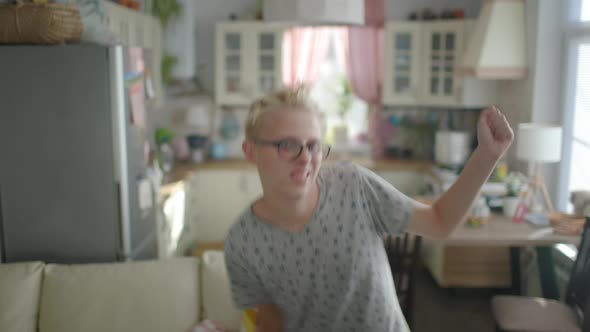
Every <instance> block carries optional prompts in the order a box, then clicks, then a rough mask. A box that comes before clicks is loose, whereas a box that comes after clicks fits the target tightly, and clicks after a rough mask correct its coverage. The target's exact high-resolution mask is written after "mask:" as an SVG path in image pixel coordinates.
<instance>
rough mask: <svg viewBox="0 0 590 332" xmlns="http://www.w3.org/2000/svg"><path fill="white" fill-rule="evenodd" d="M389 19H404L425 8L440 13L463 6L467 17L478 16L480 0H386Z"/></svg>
mask: <svg viewBox="0 0 590 332" xmlns="http://www.w3.org/2000/svg"><path fill="white" fill-rule="evenodd" d="M386 1H387V2H386V5H387V8H386V10H387V19H388V20H393V21H403V20H407V19H408V15H409V14H410V13H411V12H413V11H420V12H421V11H422V9H424V8H430V9H432V10H433V11H434V12H435V13H436V14H440V13H441V12H442V11H443V10H444V9H454V8H461V9H463V10H464V11H465V17H468V18H476V17H477V15H478V14H479V8H480V4H481V1H480V0H386Z"/></svg>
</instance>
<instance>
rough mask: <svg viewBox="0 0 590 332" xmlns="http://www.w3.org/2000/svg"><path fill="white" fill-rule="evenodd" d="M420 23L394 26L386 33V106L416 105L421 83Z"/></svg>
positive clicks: (390, 26)
mask: <svg viewBox="0 0 590 332" xmlns="http://www.w3.org/2000/svg"><path fill="white" fill-rule="evenodd" d="M420 31H421V28H420V25H419V23H408V22H403V23H390V24H389V25H388V26H387V30H386V37H385V38H386V41H385V44H386V45H385V47H386V54H385V62H386V63H385V72H386V77H385V82H384V89H385V91H384V102H386V103H388V104H412V103H415V102H416V101H417V98H418V90H417V88H418V85H419V80H420V71H419V69H420V68H419V63H420Z"/></svg>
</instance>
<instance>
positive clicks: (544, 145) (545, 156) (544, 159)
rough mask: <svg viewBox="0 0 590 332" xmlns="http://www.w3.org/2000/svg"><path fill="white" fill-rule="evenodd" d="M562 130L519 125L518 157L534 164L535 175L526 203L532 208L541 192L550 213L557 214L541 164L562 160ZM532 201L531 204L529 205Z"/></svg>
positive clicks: (538, 125)
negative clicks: (542, 173)
mask: <svg viewBox="0 0 590 332" xmlns="http://www.w3.org/2000/svg"><path fill="white" fill-rule="evenodd" d="M561 136H562V129H561V127H558V126H552V125H544V124H538V123H521V124H519V125H518V133H517V137H516V140H517V145H516V156H517V158H518V159H520V160H524V161H529V162H531V161H532V162H534V164H535V165H534V174H533V176H532V179H531V180H530V182H529V186H528V190H527V192H526V193H524V203H525V204H526V205H527V206H528V207H529V209H530V208H531V206H532V204H533V203H534V202H535V199H536V197H537V193H538V192H539V191H541V193H542V194H543V198H544V201H545V205H546V207H547V209H548V210H549V212H550V213H553V212H555V210H554V208H553V204H551V199H550V198H549V193H548V192H547V186H546V185H545V181H544V180H543V176H542V175H541V163H553V162H558V161H560V160H561ZM529 200H530V203H528V202H529Z"/></svg>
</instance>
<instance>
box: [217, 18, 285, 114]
mask: <svg viewBox="0 0 590 332" xmlns="http://www.w3.org/2000/svg"><path fill="white" fill-rule="evenodd" d="M284 30H285V29H284V27H282V26H280V25H273V24H268V23H258V22H237V23H232V22H227V23H219V24H217V27H216V41H215V47H216V55H217V56H216V63H215V97H216V103H217V104H218V105H231V106H245V105H249V104H250V103H251V102H252V100H253V99H254V98H256V97H259V96H262V95H264V94H266V93H267V92H270V91H273V90H275V89H277V88H279V87H281V86H282V42H283V32H284Z"/></svg>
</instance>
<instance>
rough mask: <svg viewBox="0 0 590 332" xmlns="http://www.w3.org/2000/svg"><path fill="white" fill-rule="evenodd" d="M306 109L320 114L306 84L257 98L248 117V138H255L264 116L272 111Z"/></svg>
mask: <svg viewBox="0 0 590 332" xmlns="http://www.w3.org/2000/svg"><path fill="white" fill-rule="evenodd" d="M278 110H280V111H305V112H312V113H315V114H318V115H320V112H319V111H318V108H317V107H316V105H315V103H314V102H313V101H311V99H310V98H309V89H308V88H307V87H306V86H304V85H299V86H296V87H295V88H284V89H281V90H278V91H276V92H273V93H270V94H268V95H266V96H263V97H260V98H258V99H256V100H255V101H254V102H253V103H252V104H251V105H250V109H249V111H248V117H247V118H246V138H247V139H254V138H255V137H256V132H257V131H258V128H259V127H260V122H261V121H260V120H261V118H262V116H263V115H264V114H266V113H268V112H271V111H278Z"/></svg>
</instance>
